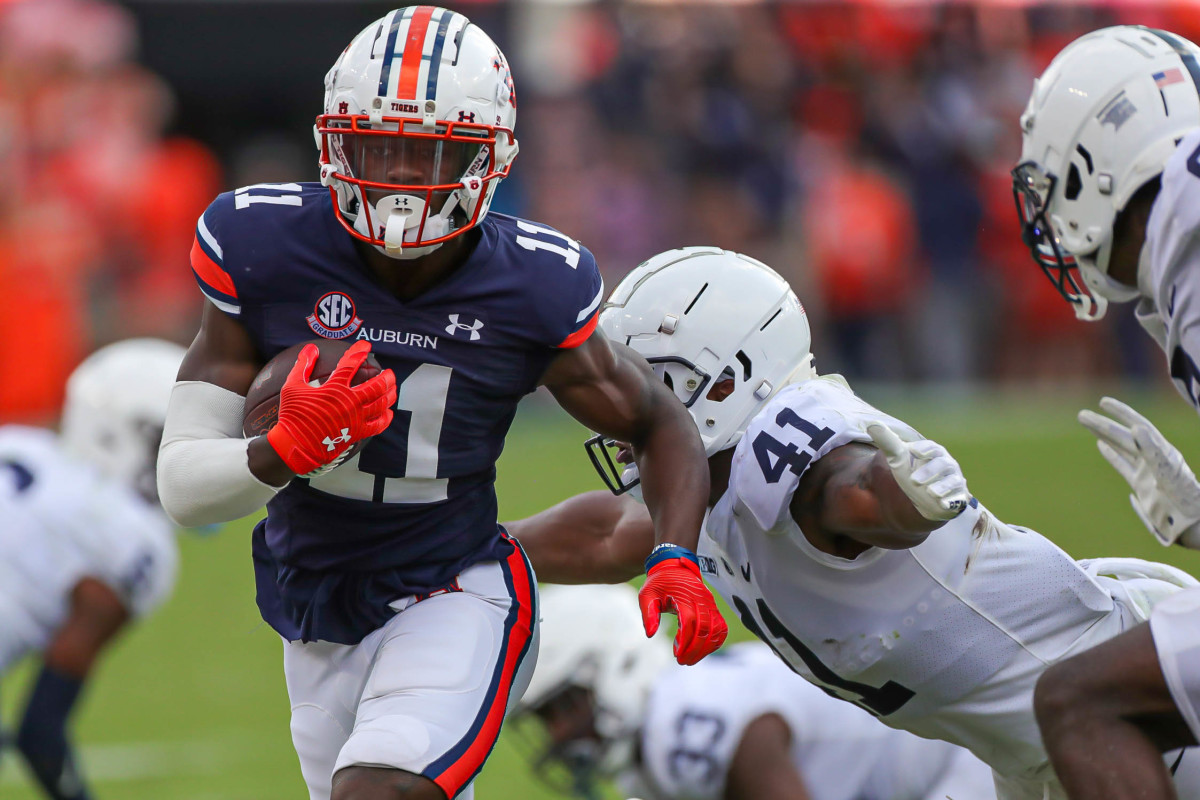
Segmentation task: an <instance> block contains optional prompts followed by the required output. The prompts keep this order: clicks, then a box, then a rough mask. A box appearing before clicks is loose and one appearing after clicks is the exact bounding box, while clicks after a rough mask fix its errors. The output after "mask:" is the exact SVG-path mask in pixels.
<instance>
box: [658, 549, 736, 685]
mask: <svg viewBox="0 0 1200 800" xmlns="http://www.w3.org/2000/svg"><path fill="white" fill-rule="evenodd" d="M638 604H639V605H640V606H641V608H642V624H643V625H645V627H646V635H647V636H653V635H654V634H655V632H656V631H657V630H658V624H659V619H660V617H661V616H662V613H663V612H664V611H669V612H674V613H675V614H677V615H679V631H678V632H677V633H676V634H675V647H674V652H675V660H676V661H678V662H679V663H680V664H689V665H690V664H695V663H696V662H697V661H699V660H700V659H702V658H704V657H705V656H706V655H708V654H709V653H712V652H713V651H714V650H716V649H717V648H718V647H720V646H721V645H722V644H724V642H725V637H726V636H728V635H729V626H728V625H726V624H725V619H724V618H723V617H722V616H721V612H720V611H718V610H717V603H716V601H715V600H713V596H712V592H710V591H709V590H708V587H707V586H705V585H704V580H703V579H702V578H701V577H700V562H699V561H698V560H697V559H696V555H695V553H693V552H692V551H691V550H688V549H687V548H686V547H680V546H678V545H674V544H660V545H658V546H656V547H655V548H654V549H653V550H651V551H650V557H649V558H647V559H646V583H645V584H643V585H642V590H641V591H640V592H638Z"/></svg>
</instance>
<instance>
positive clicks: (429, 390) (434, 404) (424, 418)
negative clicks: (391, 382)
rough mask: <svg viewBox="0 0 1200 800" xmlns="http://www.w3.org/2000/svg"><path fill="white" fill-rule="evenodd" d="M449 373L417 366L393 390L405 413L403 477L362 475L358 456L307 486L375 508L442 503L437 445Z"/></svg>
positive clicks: (444, 485) (445, 483)
mask: <svg viewBox="0 0 1200 800" xmlns="http://www.w3.org/2000/svg"><path fill="white" fill-rule="evenodd" d="M453 372H454V370H453V369H452V368H451V367H443V366H441V365H440V364H421V365H420V366H419V367H417V368H416V369H415V370H413V371H412V372H411V373H409V375H408V377H407V378H405V379H404V380H403V381H402V382H401V383H400V385H399V386H398V387H397V390H396V395H397V396H396V409H397V410H399V411H407V412H408V413H409V423H408V439H407V442H406V445H405V459H404V477H403V478H392V477H388V476H386V475H378V474H376V473H374V472H368V471H367V470H364V469H363V468H362V467H361V466H360V465H359V459H360V458H361V457H362V453H359V454H358V455H356V456H355V457H354V458H352V459H350V460H349V461H347V462H346V463H345V464H343V465H342V466H341V467H338V468H337V469H335V470H333V471H332V472H330V473H329V474H328V475H322V476H321V477H319V478H313V479H312V480H311V481H309V485H310V486H312V488H314V489H318V490H320V491H322V492H328V493H329V494H335V495H338V496H340V497H349V498H351V499H354V500H374V501H375V502H377V503H438V502H441V501H443V500H445V499H446V497H447V492H448V490H449V481H448V480H447V479H446V478H439V477H438V476H437V471H438V444H439V443H440V442H441V438H442V422H443V420H444V419H445V415H446V399H447V397H448V396H449V394H450V376H451V374H452V373H453ZM393 424H395V423H393ZM368 446H369V445H368Z"/></svg>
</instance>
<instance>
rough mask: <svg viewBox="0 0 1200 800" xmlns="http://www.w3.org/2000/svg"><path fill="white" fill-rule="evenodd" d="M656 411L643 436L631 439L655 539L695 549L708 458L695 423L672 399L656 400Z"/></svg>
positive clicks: (701, 519) (704, 498) (704, 499)
mask: <svg viewBox="0 0 1200 800" xmlns="http://www.w3.org/2000/svg"><path fill="white" fill-rule="evenodd" d="M654 410H655V414H654V421H653V424H651V425H650V426H649V428H648V433H647V435H646V436H645V438H644V439H643V440H642V441H641V442H634V443H633V456H634V460H635V461H636V463H637V465H638V474H639V475H640V476H641V481H642V497H643V498H644V499H645V501H646V507H647V508H648V509H649V510H650V516H651V517H652V518H653V520H654V530H655V537H654V539H655V543H656V544H662V543H664V542H669V543H671V544H677V545H679V546H681V547H686V548H688V549H689V550H693V551H694V550H695V549H696V543H697V542H698V541H699V538H700V527H701V525H702V524H703V522H704V511H705V509H706V508H707V507H708V502H709V470H708V460H707V459H706V458H705V455H704V446H703V444H702V443H701V441H700V436H699V434H698V433H697V432H696V423H694V422H693V421H692V418H691V416H689V415H688V413H687V410H686V409H685V408H684V407H683V406H682V405H681V404H679V403H678V402H676V401H675V398H674V397H670V398H668V399H666V400H659V399H657V398H656V400H655V402H654Z"/></svg>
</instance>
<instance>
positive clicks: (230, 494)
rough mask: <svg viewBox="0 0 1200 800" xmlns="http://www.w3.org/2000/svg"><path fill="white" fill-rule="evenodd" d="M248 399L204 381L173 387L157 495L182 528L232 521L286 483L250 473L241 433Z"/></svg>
mask: <svg viewBox="0 0 1200 800" xmlns="http://www.w3.org/2000/svg"><path fill="white" fill-rule="evenodd" d="M245 400H246V398H244V397H242V396H241V395H240V394H236V393H234V392H231V391H229V390H228V389H222V388H221V387H220V386H216V385H214V384H211V383H205V382H203V381H179V382H178V383H176V384H175V388H174V389H172V390H171V403H170V405H169V406H168V407H167V421H166V424H165V425H164V426H163V438H162V445H161V446H160V447H159V449H158V498H159V500H160V501H161V502H162V506H163V509H164V510H165V511H166V512H167V515H168V516H169V517H170V518H171V519H173V520H174V521H175V522H176V523H177V524H179V525H182V526H184V527H196V526H199V525H210V524H213V523H217V522H228V521H229V520H232V519H238V518H240V517H244V516H246V515H247V514H251V513H253V512H255V511H257V510H258V509H260V508H262V507H263V506H264V505H265V504H266V502H267V501H268V500H270V499H271V498H272V497H274V496H275V493H276V492H278V491H279V490H280V489H281V488H283V487H281V486H280V487H277V486H270V485H268V484H265V483H263V482H262V481H260V480H259V479H258V478H256V477H254V474H253V473H252V472H250V463H249V460H248V458H249V456H248V453H247V449H248V448H249V446H250V444H249V441H248V440H246V439H243V438H242V410H243V406H244V404H245Z"/></svg>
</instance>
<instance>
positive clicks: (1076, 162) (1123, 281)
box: [1013, 25, 1200, 800]
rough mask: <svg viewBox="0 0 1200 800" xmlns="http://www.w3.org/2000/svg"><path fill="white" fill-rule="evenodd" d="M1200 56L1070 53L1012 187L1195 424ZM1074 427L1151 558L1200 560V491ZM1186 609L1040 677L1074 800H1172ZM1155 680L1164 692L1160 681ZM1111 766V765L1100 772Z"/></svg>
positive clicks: (1186, 678) (1114, 434)
mask: <svg viewBox="0 0 1200 800" xmlns="http://www.w3.org/2000/svg"><path fill="white" fill-rule="evenodd" d="M1198 58H1200V49H1197V47H1196V46H1195V45H1194V44H1192V43H1191V42H1189V41H1187V40H1185V39H1183V38H1181V37H1179V36H1176V35H1174V34H1171V33H1168V32H1166V31H1161V30H1154V29H1150V28H1144V27H1141V26H1130V25H1127V26H1120V27H1114V28H1105V29H1103V30H1099V31H1095V32H1093V33H1090V34H1087V35H1086V36H1083V37H1081V38H1080V39H1077V40H1076V41H1075V42H1072V43H1071V44H1070V45H1068V46H1067V47H1066V48H1065V49H1064V50H1063V51H1062V52H1061V53H1059V54H1058V56H1057V57H1056V58H1055V59H1054V61H1053V62H1052V63H1051V64H1050V66H1049V67H1048V68H1047V69H1046V71H1045V73H1043V75H1042V76H1041V77H1040V78H1038V80H1037V82H1036V83H1035V85H1034V90H1033V94H1032V96H1031V97H1030V99H1029V105H1028V107H1027V108H1026V110H1025V113H1024V114H1023V115H1022V116H1021V128H1022V132H1023V138H1024V141H1023V147H1022V154H1021V163H1020V164H1018V165H1017V167H1016V168H1015V169H1014V170H1013V181H1014V193H1015V196H1016V199H1017V209H1018V212H1019V213H1020V216H1021V223H1022V233H1023V235H1024V238H1025V241H1026V243H1027V244H1028V245H1029V246H1030V248H1031V251H1032V252H1033V256H1034V259H1035V260H1036V261H1037V262H1038V264H1039V265H1040V266H1041V267H1042V269H1043V270H1044V271H1045V272H1046V274H1047V275H1048V276H1049V277H1050V279H1051V281H1052V282H1053V283H1054V284H1055V286H1056V287H1057V288H1058V290H1059V291H1060V292H1061V293H1062V295H1063V297H1064V298H1066V300H1067V301H1068V302H1070V303H1071V304H1072V306H1073V307H1074V309H1075V312H1076V315H1077V316H1079V317H1080V318H1081V319H1086V320H1096V319H1099V318H1101V317H1102V316H1104V313H1105V310H1106V308H1107V305H1108V303H1109V302H1110V301H1112V302H1128V301H1133V300H1136V301H1137V308H1136V313H1137V318H1138V321H1139V322H1140V323H1141V324H1142V326H1143V327H1144V328H1145V329H1146V331H1147V332H1148V333H1149V334H1150V335H1151V336H1153V337H1154V340H1155V341H1156V342H1158V344H1159V345H1160V346H1161V347H1162V349H1163V352H1164V353H1165V355H1166V362H1167V366H1168V369H1169V370H1170V374H1171V378H1172V379H1173V380H1174V383H1175V386H1176V388H1177V389H1178V390H1179V391H1180V393H1181V394H1182V395H1183V396H1184V398H1186V399H1187V400H1188V402H1190V403H1191V404H1192V405H1193V406H1196V407H1198V408H1200V369H1198V368H1197V363H1198V362H1200V243H1198V242H1200V240H1198V239H1197V232H1198V231H1200V130H1198V128H1200V64H1198V61H1197V59H1198ZM1100 408H1101V410H1102V411H1104V412H1105V414H1103V415H1102V414H1097V413H1095V412H1092V411H1087V410H1085V411H1083V412H1081V413H1080V421H1081V422H1082V423H1083V424H1084V425H1085V426H1087V427H1088V428H1089V429H1090V430H1091V431H1093V432H1094V433H1095V434H1096V435H1097V437H1098V439H1099V442H1098V444H1099V447H1100V451H1101V453H1102V454H1103V455H1104V456H1105V458H1106V459H1107V460H1108V461H1109V462H1110V463H1111V464H1112V465H1113V466H1114V467H1115V468H1116V469H1117V471H1118V472H1120V474H1121V475H1122V476H1123V477H1124V478H1125V479H1126V481H1128V482H1129V484H1130V486H1131V487H1132V488H1133V493H1132V494H1131V496H1130V499H1131V500H1132V502H1133V507H1134V510H1135V511H1136V512H1137V514H1138V516H1139V517H1141V519H1142V521H1143V522H1144V523H1145V524H1146V527H1148V528H1149V529H1150V531H1151V532H1152V533H1153V534H1154V535H1155V537H1156V538H1157V539H1158V541H1159V542H1161V543H1162V544H1163V545H1170V544H1172V543H1179V544H1182V545H1184V546H1187V547H1193V548H1196V547H1200V527H1198V526H1200V484H1197V482H1196V480H1195V478H1194V477H1193V475H1192V471H1191V470H1190V469H1189V468H1188V466H1187V464H1186V462H1185V461H1184V459H1183V456H1182V455H1181V454H1180V453H1179V451H1178V450H1177V449H1176V448H1175V447H1173V446H1172V445H1171V444H1170V443H1169V442H1167V440H1166V439H1165V438H1164V437H1163V436H1162V435H1161V434H1160V433H1159V432H1158V430H1157V429H1156V428H1155V427H1154V425H1153V424H1151V423H1150V422H1149V421H1148V420H1146V419H1145V418H1144V417H1142V416H1141V415H1140V414H1138V413H1137V412H1136V411H1134V410H1133V409H1131V408H1129V407H1128V406H1126V405H1125V404H1123V403H1120V402H1119V401H1117V400H1115V399H1113V398H1104V399H1103V400H1102V401H1101V402H1100ZM1198 608H1200V593H1196V592H1189V593H1186V594H1183V595H1180V596H1178V597H1175V598H1172V599H1171V601H1169V602H1167V603H1164V604H1163V605H1162V606H1161V607H1159V608H1158V609H1157V610H1156V611H1155V612H1154V615H1153V617H1152V618H1151V620H1150V623H1149V625H1145V626H1141V627H1140V628H1138V629H1136V630H1133V631H1131V632H1129V633H1128V634H1126V635H1124V636H1122V637H1120V638H1119V639H1116V640H1114V641H1112V642H1110V643H1108V644H1106V645H1105V646H1103V647H1101V648H1098V649H1097V650H1096V651H1095V652H1093V653H1088V654H1086V655H1085V656H1081V657H1079V658H1076V659H1072V660H1070V661H1068V662H1066V663H1064V664H1062V665H1060V666H1058V667H1056V668H1055V669H1053V670H1050V671H1049V672H1047V674H1046V676H1045V677H1044V678H1043V680H1042V681H1041V683H1040V684H1039V686H1038V693H1037V709H1038V715H1039V719H1040V720H1041V723H1042V730H1043V733H1044V735H1045V737H1046V742H1047V746H1048V748H1049V751H1050V755H1051V758H1052V760H1053V762H1054V765H1055V767H1056V769H1057V771H1058V773H1059V775H1060V777H1061V778H1062V781H1063V783H1064V785H1065V786H1066V787H1067V789H1068V791H1069V793H1070V795H1071V796H1072V797H1075V798H1088V799H1089V800H1090V799H1091V798H1095V797H1112V798H1126V797H1153V798H1170V797H1173V796H1174V795H1173V792H1172V788H1171V785H1170V782H1169V780H1168V775H1167V772H1166V770H1164V768H1163V766H1162V763H1161V761H1160V759H1159V757H1158V753H1159V751H1161V750H1165V749H1169V748H1171V747H1177V746H1180V745H1184V744H1195V743H1196V741H1197V737H1200V715H1198V713H1197V712H1198V709H1200V642H1198V641H1197V635H1196V631H1198V630H1200V610H1197V609H1198ZM1164 677H1165V680H1164ZM1115 752H1119V753H1121V754H1122V757H1121V758H1111V757H1108V756H1107V755H1106V754H1109V753H1115Z"/></svg>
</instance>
